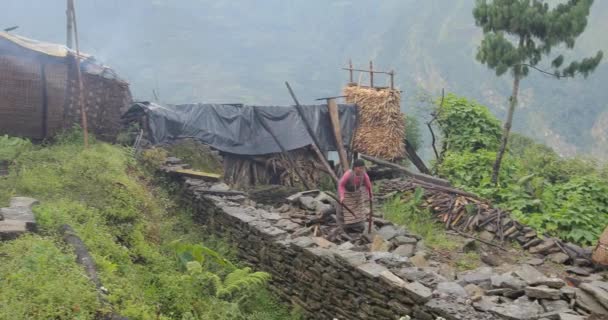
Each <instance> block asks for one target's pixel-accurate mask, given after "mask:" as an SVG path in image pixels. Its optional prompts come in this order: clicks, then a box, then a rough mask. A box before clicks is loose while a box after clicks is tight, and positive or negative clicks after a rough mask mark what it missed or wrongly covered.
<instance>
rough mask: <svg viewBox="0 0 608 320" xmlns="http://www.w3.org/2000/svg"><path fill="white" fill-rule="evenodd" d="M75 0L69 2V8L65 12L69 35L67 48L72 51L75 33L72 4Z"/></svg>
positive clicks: (67, 35) (68, 0)
mask: <svg viewBox="0 0 608 320" xmlns="http://www.w3.org/2000/svg"><path fill="white" fill-rule="evenodd" d="M72 1H73V0H67V8H66V11H65V15H66V18H67V28H66V29H67V30H66V31H67V34H66V46H67V47H68V48H70V49H72V47H73V40H72V35H73V33H74V30H73V27H72V7H73V4H72Z"/></svg>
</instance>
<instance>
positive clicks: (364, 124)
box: [344, 86, 405, 160]
mask: <svg viewBox="0 0 608 320" xmlns="http://www.w3.org/2000/svg"><path fill="white" fill-rule="evenodd" d="M344 95H345V96H346V101H347V102H348V103H354V104H357V105H358V106H359V126H358V128H357V132H356V134H355V139H354V143H353V150H354V151H357V152H360V153H364V154H367V155H370V156H373V157H377V158H381V159H385V160H394V159H397V158H401V157H403V156H404V153H405V148H404V145H403V138H404V137H405V123H404V121H403V116H402V114H401V111H400V102H401V94H400V93H399V91H398V90H392V89H388V88H387V89H375V88H362V87H358V86H348V87H346V88H344Z"/></svg>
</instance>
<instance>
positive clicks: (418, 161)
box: [405, 139, 431, 175]
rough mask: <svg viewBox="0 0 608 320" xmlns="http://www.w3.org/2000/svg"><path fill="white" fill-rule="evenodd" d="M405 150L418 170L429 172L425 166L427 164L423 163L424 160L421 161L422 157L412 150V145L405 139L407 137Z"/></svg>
mask: <svg viewBox="0 0 608 320" xmlns="http://www.w3.org/2000/svg"><path fill="white" fill-rule="evenodd" d="M405 152H406V153H407V157H408V158H409V159H410V161H411V162H412V164H414V166H416V168H418V171H420V172H422V173H424V174H429V175H430V174H431V171H430V170H429V168H427V166H426V165H425V164H424V161H422V159H421V158H420V157H419V156H418V154H417V153H416V150H414V147H412V145H411V144H410V143H409V141H407V139H405Z"/></svg>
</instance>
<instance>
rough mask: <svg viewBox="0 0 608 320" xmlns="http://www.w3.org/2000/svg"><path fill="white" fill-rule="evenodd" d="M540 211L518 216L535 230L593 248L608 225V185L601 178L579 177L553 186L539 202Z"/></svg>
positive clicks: (519, 213) (517, 214)
mask: <svg viewBox="0 0 608 320" xmlns="http://www.w3.org/2000/svg"><path fill="white" fill-rule="evenodd" d="M537 203H538V204H539V205H542V207H541V208H540V209H541V210H538V211H532V212H527V213H526V214H524V212H520V211H518V210H515V211H514V212H515V214H516V216H517V217H518V218H519V219H520V220H522V221H523V222H524V223H527V224H529V225H530V226H532V227H534V228H535V229H536V230H538V231H540V232H543V233H548V234H550V235H555V236H558V237H560V238H561V239H564V240H567V241H572V242H575V243H580V244H583V245H592V244H594V243H595V241H596V240H597V239H598V237H599V235H600V234H601V233H602V231H603V230H604V228H605V227H606V225H608V184H607V183H606V182H605V181H603V180H601V179H599V178H598V177H593V176H586V177H576V178H573V179H572V180H570V181H568V182H566V183H564V184H558V185H551V186H550V187H548V188H547V189H546V190H545V191H544V192H543V193H542V195H541V198H540V199H538V200H537Z"/></svg>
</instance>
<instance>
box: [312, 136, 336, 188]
mask: <svg viewBox="0 0 608 320" xmlns="http://www.w3.org/2000/svg"><path fill="white" fill-rule="evenodd" d="M310 147H311V148H312V149H313V150H314V151H315V153H316V154H317V157H318V158H319V160H320V161H321V163H322V164H323V166H324V167H325V169H326V170H327V173H329V175H330V176H331V179H332V180H333V181H334V184H336V186H337V185H338V176H337V175H336V173H335V172H334V170H333V169H332V168H331V166H330V165H329V162H327V159H325V155H323V153H321V150H319V148H317V147H316V146H315V145H314V144H311V145H310Z"/></svg>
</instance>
